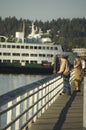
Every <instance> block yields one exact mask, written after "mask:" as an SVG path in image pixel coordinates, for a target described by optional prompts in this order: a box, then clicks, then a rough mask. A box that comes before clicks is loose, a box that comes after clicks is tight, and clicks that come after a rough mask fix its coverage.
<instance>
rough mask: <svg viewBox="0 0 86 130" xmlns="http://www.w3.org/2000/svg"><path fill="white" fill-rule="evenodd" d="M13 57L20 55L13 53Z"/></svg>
mask: <svg viewBox="0 0 86 130" xmlns="http://www.w3.org/2000/svg"><path fill="white" fill-rule="evenodd" d="M12 55H13V56H20V53H13V54H12Z"/></svg>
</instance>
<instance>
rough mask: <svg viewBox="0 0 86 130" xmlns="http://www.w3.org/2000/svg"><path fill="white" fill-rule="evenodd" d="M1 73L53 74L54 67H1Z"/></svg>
mask: <svg viewBox="0 0 86 130" xmlns="http://www.w3.org/2000/svg"><path fill="white" fill-rule="evenodd" d="M0 73H3V74H10V73H12V74H52V73H53V67H45V66H41V67H38V66H37V67H31V66H28V67H26V66H0Z"/></svg>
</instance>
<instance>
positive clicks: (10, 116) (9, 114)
mask: <svg viewBox="0 0 86 130" xmlns="http://www.w3.org/2000/svg"><path fill="white" fill-rule="evenodd" d="M10 106H12V101H10V102H8V105H7V107H8V108H9V107H10ZM11 121H12V110H10V111H8V112H7V124H9V122H11ZM7 130H11V126H10V127H9V128H7Z"/></svg>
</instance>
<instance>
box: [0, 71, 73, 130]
mask: <svg viewBox="0 0 86 130" xmlns="http://www.w3.org/2000/svg"><path fill="white" fill-rule="evenodd" d="M73 77H74V76H73V71H72V72H71V78H70V81H71V80H72V79H73ZM62 89H63V79H62V77H61V76H59V75H58V74H53V75H50V76H48V77H46V78H44V79H42V80H39V81H37V82H34V83H32V84H29V85H26V86H24V87H21V88H18V89H16V90H13V91H11V92H8V93H7V94H4V95H1V96H0V127H1V130H16V129H17V130H22V129H26V128H28V127H30V125H31V122H34V121H36V119H37V118H38V117H39V116H41V114H42V113H44V111H45V110H46V109H47V108H48V107H49V106H50V105H51V104H52V103H53V102H54V101H55V100H56V98H57V97H58V95H59V93H60V92H61V91H62Z"/></svg>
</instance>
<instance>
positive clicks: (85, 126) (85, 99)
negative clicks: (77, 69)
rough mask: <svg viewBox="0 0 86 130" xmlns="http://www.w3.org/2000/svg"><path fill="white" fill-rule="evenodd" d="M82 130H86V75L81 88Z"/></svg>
mask: <svg viewBox="0 0 86 130" xmlns="http://www.w3.org/2000/svg"><path fill="white" fill-rule="evenodd" d="M83 130H86V77H84V89H83Z"/></svg>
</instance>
